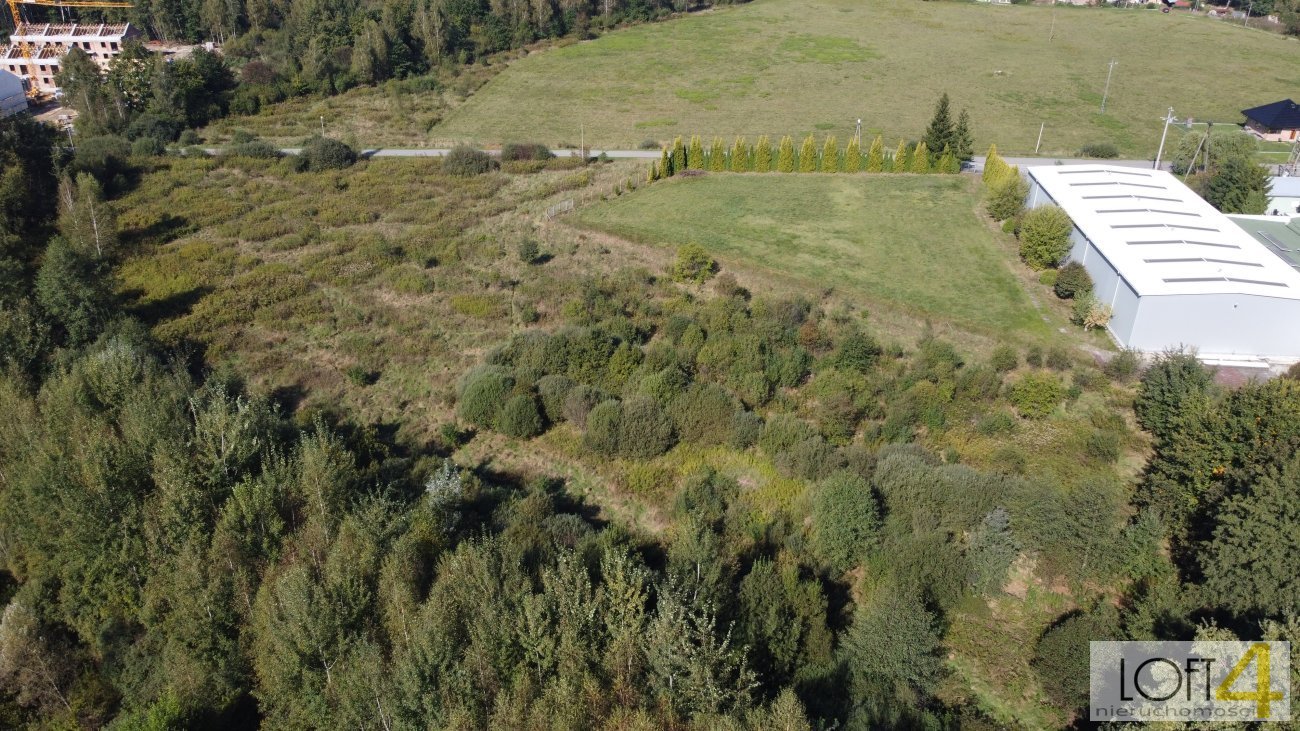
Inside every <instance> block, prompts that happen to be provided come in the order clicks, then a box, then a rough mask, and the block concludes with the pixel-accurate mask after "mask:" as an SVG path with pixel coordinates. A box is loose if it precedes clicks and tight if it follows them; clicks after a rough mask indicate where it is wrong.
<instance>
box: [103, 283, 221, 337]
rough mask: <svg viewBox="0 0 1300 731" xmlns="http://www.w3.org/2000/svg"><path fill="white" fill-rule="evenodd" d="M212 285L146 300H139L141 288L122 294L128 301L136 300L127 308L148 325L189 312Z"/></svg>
mask: <svg viewBox="0 0 1300 731" xmlns="http://www.w3.org/2000/svg"><path fill="white" fill-rule="evenodd" d="M212 291H213V288H212V287H208V286H200V287H194V288H192V289H187V290H185V291H183V292H177V293H175V294H172V295H168V296H167V297H163V298H162V299H158V300H151V301H148V302H139V301H138V300H139V299H140V297H141V296H143V295H144V291H143V290H139V289H133V290H129V291H127V292H124V293H123V295H124V296H125V297H126V299H127V300H128V301H131V300H136V301H137V302H136V304H134V305H129V306H128V307H127V310H128V311H129V312H130V313H131V314H132V315H135V316H136V317H138V318H140V320H141V321H143V322H144V323H145V324H146V325H149V326H150V327H152V326H154V325H157V324H158V323H160V322H162V321H163V320H170V319H173V318H177V317H181V316H183V315H187V314H189V312H190V310H192V309H193V308H194V305H196V304H198V301H199V300H201V299H203V298H204V297H206V296H207V295H209V294H211V293H212Z"/></svg>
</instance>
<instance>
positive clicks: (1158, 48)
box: [428, 0, 1300, 157]
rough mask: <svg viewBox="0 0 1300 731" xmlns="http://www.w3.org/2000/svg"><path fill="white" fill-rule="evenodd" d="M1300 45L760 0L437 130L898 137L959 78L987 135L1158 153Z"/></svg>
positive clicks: (529, 82)
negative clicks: (1180, 123)
mask: <svg viewBox="0 0 1300 731" xmlns="http://www.w3.org/2000/svg"><path fill="white" fill-rule="evenodd" d="M1298 56H1300V46H1297V43H1296V41H1295V40H1294V39H1287V38H1284V37H1282V36H1278V35H1274V34H1271V33H1267V32H1264V31H1259V30H1252V29H1245V28H1241V27H1240V26H1236V25H1232V24H1228V23H1222V22H1219V21H1214V20H1209V19H1206V18H1199V17H1194V16H1191V15H1187V14H1182V13H1172V14H1169V15H1165V14H1163V13H1159V12H1154V11H1149V10H1114V9H1100V8H1074V7H1060V6H1058V7H1056V8H1052V7H1042V6H1034V5H1016V6H994V5H989V4H979V3H954V2H900V0H755V2H752V3H749V4H745V5H737V6H730V7H722V8H719V9H717V10H713V11H708V12H703V13H698V14H694V15H691V16H688V17H683V18H679V19H675V20H671V21H668V22H664V23H655V24H647V25H641V26H637V27H633V28H628V29H625V30H620V31H616V32H613V33H610V34H608V35H605V36H603V37H601V38H599V39H597V40H593V41H589V42H584V43H579V44H575V45H570V46H567V47H564V48H558V49H554V50H550V51H546V52H542V53H533V54H530V55H528V56H527V57H526V58H523V59H521V60H519V61H516V62H514V63H512V64H511V66H510V68H509V69H507V70H506V71H504V72H503V73H502V74H500V75H499V76H497V77H495V78H494V79H493V80H492V81H490V82H488V83H487V85H485V86H484V87H483V88H482V89H480V90H479V91H478V92H477V93H476V94H474V95H473V96H472V97H471V98H470V99H468V100H467V101H466V102H465V103H464V104H463V105H460V106H459V107H457V108H456V109H455V110H454V111H452V112H451V113H450V114H448V115H447V116H446V117H445V118H444V120H443V121H442V122H441V123H440V124H438V125H437V126H435V127H434V128H433V129H432V130H431V132H430V133H429V136H428V140H429V141H430V142H435V143H446V142H449V141H453V140H470V141H477V142H480V143H495V142H500V141H503V140H519V139H537V140H538V141H541V142H545V143H548V144H552V145H556V144H560V143H573V144H577V142H578V139H579V134H580V130H581V131H583V132H584V133H585V138H586V141H587V142H588V143H589V144H595V145H599V146H610V147H630V146H634V145H637V144H639V143H640V142H641V141H642V140H646V139H651V140H658V141H664V140H671V139H672V137H673V136H674V135H679V134H680V135H689V134H692V133H698V134H702V135H705V136H713V135H720V136H724V137H727V138H728V139H730V138H731V137H734V136H735V135H745V136H748V137H750V138H753V137H756V136H757V135H760V134H768V135H773V136H779V135H785V134H792V135H801V134H806V133H809V132H816V133H817V134H818V135H819V136H820V135H822V134H825V133H833V134H837V135H838V136H839V139H840V141H841V143H842V142H843V141H844V140H845V139H846V138H847V137H848V136H849V134H850V133H851V131H852V128H853V125H854V120H855V119H857V118H859V117H860V118H862V120H863V126H864V128H865V130H866V133H867V134H871V135H874V134H875V133H877V132H880V133H883V134H884V135H885V136H886V137H887V138H888V139H889V140H891V145H890V146H891V147H892V145H893V144H895V143H897V140H898V138H899V137H909V138H916V137H918V136H919V135H920V134H921V132H922V131H923V129H924V126H925V123H926V122H927V120H928V119H929V116H930V114H931V112H932V111H933V108H934V103H935V100H936V98H937V97H938V96H939V94H940V93H942V92H944V91H947V92H948V93H949V94H951V95H952V97H953V102H954V104H955V105H956V106H957V107H959V108H960V107H967V108H969V109H970V112H971V115H972V118H973V126H974V129H975V133H976V138H977V143H978V146H979V147H981V148H983V147H986V146H987V145H988V144H989V143H991V142H996V143H997V145H998V147H999V148H1000V149H1002V150H1003V151H1004V152H1008V153H1032V151H1033V149H1034V145H1035V141H1036V138H1037V136H1038V131H1039V125H1040V124H1045V125H1046V126H1045V130H1044V134H1043V142H1042V154H1044V155H1058V154H1074V153H1076V152H1077V151H1078V149H1079V147H1080V146H1081V145H1083V144H1085V143H1089V142H1100V141H1111V142H1113V143H1115V144H1116V145H1118V146H1119V148H1120V149H1121V151H1122V152H1123V153H1124V154H1125V155H1126V156H1147V157H1150V156H1154V154H1155V148H1156V145H1157V144H1158V143H1159V139H1160V129H1161V123H1160V120H1161V118H1162V117H1163V116H1164V114H1165V111H1166V109H1167V108H1168V107H1169V106H1171V105H1172V106H1173V107H1174V108H1175V111H1176V113H1177V114H1178V115H1180V116H1186V115H1192V116H1194V117H1195V118H1197V119H1209V120H1215V121H1220V122H1232V123H1236V122H1239V121H1240V110H1241V109H1245V108H1247V107H1250V106H1254V105H1257V104H1264V103H1267V102H1271V101H1276V100H1277V99H1280V98H1284V97H1287V96H1294V95H1295V89H1296V88H1297V87H1298V86H1300V64H1298V63H1296V60H1297V57H1298ZM1112 58H1113V59H1115V60H1117V61H1118V62H1119V63H1118V66H1117V67H1116V68H1115V73H1114V78H1113V79H1112V82H1111V87H1110V97H1109V100H1108V102H1107V109H1106V114H1104V115H1103V114H1101V113H1099V111H1098V110H1099V106H1100V102H1101V95H1102V89H1103V86H1104V85H1105V80H1106V70H1107V62H1108V61H1109V60H1110V59H1112ZM1202 60H1203V61H1204V63H1208V64H1209V66H1206V65H1203V63H1198V61H1202Z"/></svg>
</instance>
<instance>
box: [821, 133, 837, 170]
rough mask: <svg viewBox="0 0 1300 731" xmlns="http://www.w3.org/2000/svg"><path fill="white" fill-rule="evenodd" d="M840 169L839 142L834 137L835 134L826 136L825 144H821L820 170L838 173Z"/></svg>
mask: <svg viewBox="0 0 1300 731" xmlns="http://www.w3.org/2000/svg"><path fill="white" fill-rule="evenodd" d="M839 171H840V143H839V141H838V140H836V139H835V135H827V136H826V144H824V145H822V172H823V173H838V172H839Z"/></svg>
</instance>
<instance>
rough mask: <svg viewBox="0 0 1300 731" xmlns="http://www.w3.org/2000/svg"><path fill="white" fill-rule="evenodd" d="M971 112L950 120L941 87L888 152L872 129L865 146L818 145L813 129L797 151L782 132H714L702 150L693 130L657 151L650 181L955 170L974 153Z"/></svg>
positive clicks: (853, 142)
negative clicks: (925, 121) (921, 120)
mask: <svg viewBox="0 0 1300 731" xmlns="http://www.w3.org/2000/svg"><path fill="white" fill-rule="evenodd" d="M973 144H974V143H973V142H972V139H971V130H970V115H969V114H967V112H966V110H964V109H963V110H962V111H961V114H960V115H958V117H957V120H956V121H955V122H954V120H953V118H952V112H951V110H950V101H949V99H948V95H947V94H946V93H945V94H944V95H943V96H942V97H940V99H939V101H938V103H937V104H936V105H935V112H934V117H933V118H932V119H931V121H930V124H929V126H928V127H927V128H926V132H925V136H924V137H923V138H922V139H921V140H919V141H916V142H908V141H906V140H901V139H900V140H899V141H898V145H897V147H895V148H894V149H893V151H892V152H889V151H886V149H885V142H884V139H883V138H882V137H881V136H879V135H877V136H876V138H875V139H874V140H872V142H871V145H870V146H869V147H868V149H867V151H866V152H863V150H862V147H861V142H860V140H859V139H858V138H857V137H856V136H855V137H852V138H850V139H849V142H848V144H847V146H845V148H844V149H840V146H839V141H838V140H836V138H835V136H834V135H827V137H826V139H825V141H824V142H823V143H822V144H821V145H820V146H818V144H817V140H816V139H815V138H814V137H813V135H808V136H807V137H805V138H804V140H803V143H802V144H801V145H799V147H798V149H797V151H796V148H795V144H794V139H793V138H792V137H790V136H788V135H787V136H785V137H782V138H781V139H780V141H779V142H778V143H777V144H776V146H775V148H774V147H773V144H772V140H771V139H770V138H768V137H767V136H766V135H763V136H761V137H759V138H758V140H757V141H756V142H754V143H753V144H750V143H749V142H748V141H747V140H746V139H745V138H744V137H737V138H736V139H735V141H734V142H732V144H731V145H730V146H729V147H728V146H727V144H726V141H725V140H723V139H722V138H721V137H714V138H713V144H712V145H711V146H709V148H708V149H707V150H706V149H705V146H704V142H703V140H702V139H701V138H700V137H699V136H698V135H694V136H692V137H691V138H690V141H689V143H687V142H684V141H683V140H682V138H681V137H677V138H676V139H675V140H673V143H672V145H671V146H665V147H663V148H662V149H661V151H660V158H659V161H658V162H655V163H651V166H650V171H649V173H648V175H647V178H648V180H649V181H650V182H653V181H656V180H661V179H664V178H670V177H672V176H674V175H677V174H679V173H683V172H686V171H689V170H708V171H711V172H718V173H720V172H733V173H749V172H754V173H767V172H778V173H793V172H796V171H797V172H801V173H857V172H868V173H917V174H922V175H924V174H927V173H941V174H946V175H955V174H957V173H959V172H961V167H962V165H963V164H964V163H967V162H970V161H971V160H972V159H973V147H972V146H973Z"/></svg>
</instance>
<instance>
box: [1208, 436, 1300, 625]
mask: <svg viewBox="0 0 1300 731" xmlns="http://www.w3.org/2000/svg"><path fill="white" fill-rule="evenodd" d="M1297 552H1300V458H1292V459H1291V461H1290V462H1289V463H1288V464H1287V465H1286V466H1285V467H1284V468H1283V470H1282V471H1281V472H1280V473H1274V474H1269V475H1266V476H1264V477H1263V478H1261V479H1260V480H1259V481H1258V482H1256V483H1255V484H1254V485H1252V486H1250V487H1249V488H1247V491H1246V492H1244V493H1242V494H1240V495H1236V496H1233V497H1231V498H1229V499H1228V500H1226V501H1225V503H1224V505H1223V507H1222V509H1221V510H1220V511H1219V514H1218V526H1217V527H1216V528H1215V530H1214V536H1213V538H1212V539H1211V540H1210V541H1209V545H1208V546H1207V550H1206V551H1205V552H1204V553H1203V554H1202V558H1201V568H1202V570H1203V571H1204V572H1205V586H1206V588H1207V589H1208V590H1209V592H1210V595H1211V596H1213V597H1214V598H1215V600H1216V602H1217V604H1218V605H1219V606H1224V607H1227V608H1229V609H1231V610H1233V611H1235V612H1237V613H1239V614H1242V615H1249V614H1256V613H1257V614H1259V615H1262V616H1266V617H1288V616H1290V617H1294V616H1300V575H1298V574H1297V573H1296V571H1295V566H1294V561H1293V560H1292V559H1293V557H1294V556H1296V555H1297Z"/></svg>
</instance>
